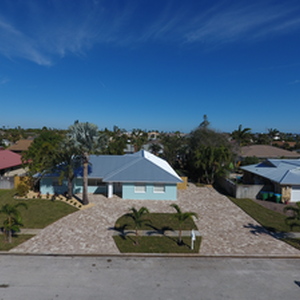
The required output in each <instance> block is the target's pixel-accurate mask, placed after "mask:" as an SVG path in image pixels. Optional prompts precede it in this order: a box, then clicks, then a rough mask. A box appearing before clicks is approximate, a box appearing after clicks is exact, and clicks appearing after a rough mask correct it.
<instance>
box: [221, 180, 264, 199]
mask: <svg viewBox="0 0 300 300" xmlns="http://www.w3.org/2000/svg"><path fill="white" fill-rule="evenodd" d="M217 183H218V185H219V186H220V187H222V188H223V189H224V190H225V191H226V192H227V193H228V194H229V195H230V196H232V197H234V198H237V199H241V198H250V199H256V198H257V197H258V195H259V193H260V191H261V190H262V189H263V188H264V185H263V184H235V183H234V182H232V181H231V180H229V179H227V178H218V182H217Z"/></svg>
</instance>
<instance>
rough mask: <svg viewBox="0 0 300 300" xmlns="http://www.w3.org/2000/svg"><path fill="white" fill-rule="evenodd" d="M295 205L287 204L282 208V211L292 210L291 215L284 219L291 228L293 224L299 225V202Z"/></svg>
mask: <svg viewBox="0 0 300 300" xmlns="http://www.w3.org/2000/svg"><path fill="white" fill-rule="evenodd" d="M296 205H297V207H296V206H291V205H289V206H286V207H285V208H284V212H287V211H291V212H292V216H289V217H287V218H286V219H285V222H286V224H287V225H289V226H290V229H291V230H292V229H293V226H295V225H298V226H300V202H297V203H296Z"/></svg>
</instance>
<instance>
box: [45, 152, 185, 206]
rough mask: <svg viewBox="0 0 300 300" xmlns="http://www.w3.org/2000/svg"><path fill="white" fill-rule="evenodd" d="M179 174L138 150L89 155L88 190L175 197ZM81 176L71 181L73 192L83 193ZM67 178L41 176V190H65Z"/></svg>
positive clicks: (137, 196) (130, 196)
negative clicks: (114, 153) (115, 153)
mask: <svg viewBox="0 0 300 300" xmlns="http://www.w3.org/2000/svg"><path fill="white" fill-rule="evenodd" d="M180 182H182V180H181V178H180V177H179V176H178V175H177V173H176V172H175V171H174V170H173V169H172V167H171V166H170V165H169V164H168V163H167V162H166V161H165V160H163V159H161V158H159V157H157V156H155V155H153V154H151V153H149V152H147V151H145V150H141V151H139V152H136V153H134V154H125V155H91V156H90V170H89V174H88V193H93V194H97V193H101V194H102V193H104V194H106V195H107V197H108V198H110V197H112V196H113V194H118V195H120V196H121V197H122V198H123V199H138V200H146V199H148V200H176V199H177V183H180ZM82 190H83V182H82V176H80V175H79V176H77V177H76V178H75V180H74V183H73V191H74V193H75V194H76V193H82ZM66 191H67V181H66V180H59V176H58V175H56V176H54V175H53V174H48V175H46V176H44V177H42V178H41V180H40V192H41V194H47V193H49V194H54V193H64V192H66Z"/></svg>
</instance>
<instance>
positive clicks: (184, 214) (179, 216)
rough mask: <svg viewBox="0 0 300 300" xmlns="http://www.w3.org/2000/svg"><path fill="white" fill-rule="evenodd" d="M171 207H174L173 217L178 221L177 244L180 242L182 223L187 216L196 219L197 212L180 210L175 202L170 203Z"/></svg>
mask: <svg viewBox="0 0 300 300" xmlns="http://www.w3.org/2000/svg"><path fill="white" fill-rule="evenodd" d="M170 206H171V207H173V208H175V209H176V212H177V213H176V214H175V217H176V219H177V220H178V223H179V233H178V244H179V245H181V244H182V224H183V223H184V222H185V221H186V220H187V219H189V218H192V217H195V218H197V219H198V214H197V213H195V212H182V211H181V209H180V207H179V206H178V205H177V204H174V203H173V204H171V205H170Z"/></svg>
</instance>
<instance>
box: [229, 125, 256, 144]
mask: <svg viewBox="0 0 300 300" xmlns="http://www.w3.org/2000/svg"><path fill="white" fill-rule="evenodd" d="M231 137H232V138H233V139H234V140H235V141H236V142H237V143H238V145H239V146H245V145H247V144H248V143H249V142H250V139H251V128H248V127H247V128H243V127H242V125H239V127H238V129H237V130H234V131H233V132H232V133H231Z"/></svg>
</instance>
